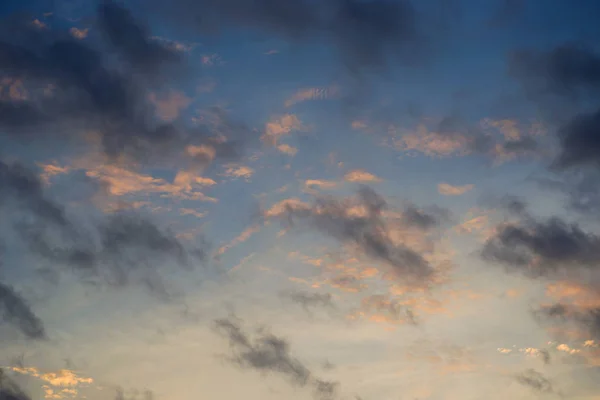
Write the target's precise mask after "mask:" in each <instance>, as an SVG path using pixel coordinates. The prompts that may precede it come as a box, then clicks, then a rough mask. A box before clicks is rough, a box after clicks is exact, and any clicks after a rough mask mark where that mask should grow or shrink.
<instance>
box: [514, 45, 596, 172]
mask: <svg viewBox="0 0 600 400" xmlns="http://www.w3.org/2000/svg"><path fill="white" fill-rule="evenodd" d="M509 70H510V72H511V74H512V75H513V76H514V77H515V78H516V79H518V81H519V82H520V83H521V84H522V86H523V88H524V90H525V93H526V94H527V95H528V96H529V98H530V99H532V100H533V101H534V102H536V103H537V104H538V105H539V106H540V109H541V110H542V111H543V112H544V113H545V116H546V118H547V119H548V120H549V121H553V122H554V123H556V124H558V125H559V128H558V130H557V132H558V140H559V143H560V149H559V154H558V157H557V159H556V161H555V163H554V165H553V167H554V168H556V169H557V170H565V169H569V168H573V167H580V166H593V167H595V168H597V167H598V166H599V164H598V159H599V157H598V156H599V155H600V140H599V139H598V136H599V135H598V132H599V131H600V111H599V110H598V107H600V55H599V54H598V52H597V51H595V49H593V48H591V47H589V46H586V45H583V44H580V43H565V44H561V45H558V46H556V47H555V48H553V49H551V50H548V51H540V50H519V51H516V52H514V53H513V54H512V55H511V57H510V60H509ZM592 110H593V111H592Z"/></svg>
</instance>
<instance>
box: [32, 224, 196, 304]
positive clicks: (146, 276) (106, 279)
mask: <svg viewBox="0 0 600 400" xmlns="http://www.w3.org/2000/svg"><path fill="white" fill-rule="evenodd" d="M20 234H21V236H22V237H23V238H24V240H25V242H26V244H27V245H28V248H29V250H30V251H31V252H32V254H34V255H37V256H39V257H41V258H42V259H44V260H46V261H48V262H50V263H52V264H54V265H56V266H60V267H61V268H62V269H63V270H64V269H65V267H68V268H70V269H71V270H72V271H74V272H75V273H76V274H77V275H78V276H79V277H80V278H81V279H82V280H84V281H87V282H90V283H96V284H106V285H111V286H114V287H126V286H128V285H130V284H141V285H143V286H144V287H146V288H147V289H148V290H150V292H152V293H154V294H157V295H159V296H161V297H165V296H168V290H167V288H166V287H165V283H164V281H163V277H162V275H161V273H160V270H161V269H163V270H168V269H169V268H171V267H172V266H173V265H176V266H180V267H184V268H193V267H194V266H195V265H196V263H202V262H203V260H204V259H205V258H206V249H204V248H202V247H199V248H196V249H188V248H187V247H186V246H184V245H183V244H182V243H181V242H180V241H179V239H177V237H176V236H175V235H174V234H173V233H171V232H168V231H164V230H162V229H160V228H159V227H158V226H157V225H155V224H154V223H153V222H151V221H150V220H149V219H147V218H144V217H142V216H141V215H137V214H135V213H118V214H114V215H110V216H107V217H106V218H104V219H103V220H101V221H100V222H99V223H98V224H97V225H96V226H95V227H94V229H92V230H90V231H83V230H81V232H79V235H78V236H77V237H72V236H70V235H68V234H67V235H64V237H63V238H60V239H59V240H57V238H56V237H54V236H53V235H50V234H49V233H48V232H47V231H46V230H45V229H44V228H43V227H39V226H24V227H22V228H21V229H20Z"/></svg>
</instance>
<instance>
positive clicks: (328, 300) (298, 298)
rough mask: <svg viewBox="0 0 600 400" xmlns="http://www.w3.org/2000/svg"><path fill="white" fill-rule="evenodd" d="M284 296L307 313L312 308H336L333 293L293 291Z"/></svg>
mask: <svg viewBox="0 0 600 400" xmlns="http://www.w3.org/2000/svg"><path fill="white" fill-rule="evenodd" d="M283 296H284V297H286V298H289V299H290V300H291V301H293V302H294V303H297V304H299V305H301V306H302V307H303V308H304V309H305V310H307V311H308V310H309V309H310V308H312V307H324V308H330V309H335V308H336V307H335V304H334V303H333V298H332V296H331V293H313V292H300V291H293V292H289V293H283Z"/></svg>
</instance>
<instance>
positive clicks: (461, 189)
mask: <svg viewBox="0 0 600 400" xmlns="http://www.w3.org/2000/svg"><path fill="white" fill-rule="evenodd" d="M474 187H475V185H472V184H468V185H462V186H453V185H450V184H449V183H440V184H438V192H439V193H440V194H443V195H444V196H460V195H463V194H465V193H467V192H468V191H470V190H472V189H473V188H474Z"/></svg>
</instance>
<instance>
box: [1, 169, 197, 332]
mask: <svg viewBox="0 0 600 400" xmlns="http://www.w3.org/2000/svg"><path fill="white" fill-rule="evenodd" d="M146 183H147V182H146ZM127 187H129V186H127ZM0 193H2V194H3V195H2V197H1V199H2V202H0V208H1V209H2V211H3V213H5V214H6V215H8V216H10V217H11V218H12V219H13V224H12V225H11V228H15V229H14V230H12V231H11V232H10V233H14V234H16V235H15V236H16V238H20V239H21V241H22V242H23V244H25V245H26V246H27V249H28V250H29V252H30V253H29V254H30V255H32V256H37V257H40V258H41V259H42V260H44V261H46V262H48V263H50V265H52V267H53V268H51V269H50V270H51V271H54V272H55V273H56V272H58V271H69V270H70V271H74V272H75V273H76V274H77V275H78V276H79V277H80V278H81V279H82V280H84V281H88V282H94V283H97V284H109V285H114V286H117V287H123V286H125V285H128V284H130V283H138V284H140V283H141V284H143V285H144V286H145V287H147V288H148V289H150V290H151V291H152V292H153V293H156V294H159V295H165V294H166V289H165V287H164V282H163V279H162V277H161V275H160V273H159V270H160V269H164V268H167V269H168V268H169V266H172V265H179V266H182V267H186V268H187V267H193V266H194V265H195V264H197V263H202V261H203V260H204V259H205V257H206V254H207V249H206V244H205V243H202V244H201V245H200V246H199V247H196V248H191V249H190V248H188V246H185V245H184V244H183V243H181V242H180V241H179V240H178V239H177V238H176V236H175V235H174V234H173V233H171V232H169V231H165V230H163V229H161V228H159V227H158V226H157V225H156V224H154V223H153V222H152V221H151V220H150V219H148V218H147V217H144V216H142V215H141V214H136V213H133V212H121V213H117V214H113V215H108V216H107V215H103V216H101V217H100V218H97V219H94V218H92V220H91V221H89V222H86V223H84V222H85V221H84V220H82V219H80V218H75V216H71V215H69V216H67V214H66V212H65V209H64V207H63V206H62V205H60V204H59V203H57V202H55V201H54V200H53V199H51V198H49V197H48V196H47V195H46V193H45V191H44V187H43V185H42V182H41V181H40V179H39V178H38V177H37V175H36V174H34V173H33V172H32V171H31V170H29V169H27V168H26V167H24V166H22V165H20V164H5V163H2V162H0ZM15 211H20V212H19V213H16V212H15ZM32 216H33V217H35V218H33V219H32V218H31V217H32ZM3 222H6V223H9V222H10V221H3ZM10 250H11V249H7V251H10ZM17 251H18V250H17ZM3 299H4V305H5V307H9V314H10V310H14V312H21V313H22V315H24V316H26V315H27V314H28V311H27V310H28V308H26V306H25V303H23V302H19V301H17V299H18V297H16V295H15V293H14V292H13V291H12V290H10V288H8V287H4V288H3ZM11 307H12V308H11ZM24 321H25V322H27V321H29V325H30V326H31V329H29V328H28V329H29V331H30V335H32V336H35V335H39V334H36V333H35V332H36V331H39V330H40V329H39V328H36V326H37V325H36V323H35V321H36V320H35V318H33V317H32V316H31V315H30V316H29V317H27V318H26V319H24Z"/></svg>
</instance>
